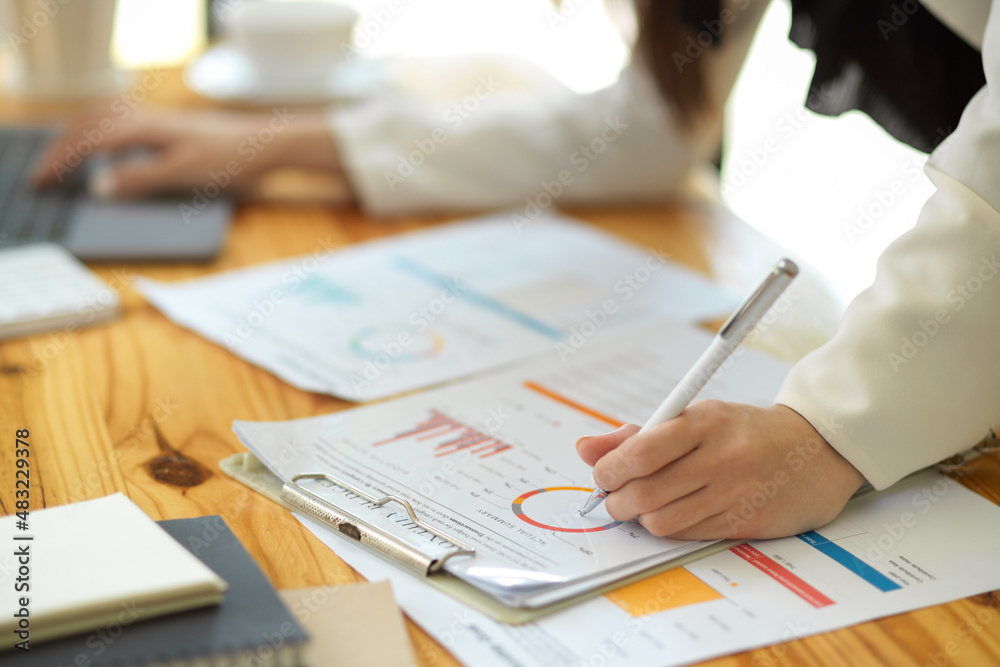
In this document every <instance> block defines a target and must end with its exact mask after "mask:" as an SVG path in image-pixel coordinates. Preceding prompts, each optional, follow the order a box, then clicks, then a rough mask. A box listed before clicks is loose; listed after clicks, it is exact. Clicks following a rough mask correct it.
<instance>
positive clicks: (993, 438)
mask: <svg viewBox="0 0 1000 667" xmlns="http://www.w3.org/2000/svg"><path fill="white" fill-rule="evenodd" d="M992 452H1000V442H998V441H997V434H996V431H994V430H993V429H990V432H989V435H987V436H986V437H985V438H983V440H982V441H980V442H979V444H977V445H975V446H974V447H972V448H971V449H967V450H965V451H964V452H959V453H958V454H955V455H954V456H951V457H949V458H946V459H945V460H944V461H941V462H940V463H938V464H937V469H938V470H940V471H941V472H958V471H959V470H961V469H962V466H964V465H965V464H966V463H969V462H970V461H974V460H976V459H978V458H979V457H980V456H982V455H984V454H990V453H992Z"/></svg>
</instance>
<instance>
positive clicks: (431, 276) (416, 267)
mask: <svg viewBox="0 0 1000 667" xmlns="http://www.w3.org/2000/svg"><path fill="white" fill-rule="evenodd" d="M396 266H398V267H399V268H401V269H403V270H404V271H406V272H407V273H412V274H413V275H415V276H417V277H418V278H421V279H423V280H425V281H426V282H429V283H431V284H432V285H435V286H437V287H443V288H445V289H452V290H454V284H453V283H452V282H451V281H450V280H449V279H448V278H447V277H446V276H442V275H440V274H438V273H435V272H433V271H431V270H430V269H428V268H426V267H424V266H421V265H420V264H418V263H416V262H414V261H413V260H412V259H410V258H408V257H397V258H396ZM458 296H459V297H460V298H462V299H465V300H467V301H469V302H471V303H474V304H476V305H477V306H481V307H483V308H486V309H487V310H492V311H493V312H494V313H496V314H498V315H500V316H502V317H506V318H507V319H510V320H514V321H515V322H517V323H518V324H520V325H521V326H523V327H526V328H528V329H531V330H532V331H534V332H536V333H540V334H542V335H543V336H548V337H549V338H551V339H553V340H562V338H563V332H562V331H560V330H559V329H556V328H555V327H551V326H549V325H548V324H546V323H545V322H542V321H541V320H538V319H535V318H534V317H531V316H530V315H526V314H524V313H520V312H518V311H516V310H514V309H513V308H511V307H509V306H507V305H505V304H503V303H500V302H499V301H497V300H496V299H494V298H493V297H491V296H488V295H486V294H482V293H480V292H476V291H475V290H472V289H469V288H466V289H463V290H462V291H461V292H460V293H458Z"/></svg>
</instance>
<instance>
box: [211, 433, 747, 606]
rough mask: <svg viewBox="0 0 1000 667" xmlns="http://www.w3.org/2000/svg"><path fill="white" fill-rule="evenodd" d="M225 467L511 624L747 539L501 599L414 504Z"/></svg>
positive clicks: (312, 476)
mask: <svg viewBox="0 0 1000 667" xmlns="http://www.w3.org/2000/svg"><path fill="white" fill-rule="evenodd" d="M219 467H220V468H221V469H222V471H223V472H225V473H226V474H227V475H229V476H230V477H232V478H233V479H235V480H237V481H239V482H241V483H243V484H244V485H246V486H248V487H250V488H251V489H253V490H255V491H257V492H258V493H260V494H262V495H264V496H266V497H267V498H269V499H270V500H272V501H274V502H276V503H278V504H280V505H282V506H284V507H286V508H287V509H289V510H291V511H293V512H301V513H302V514H305V515H307V516H308V517H309V518H311V519H313V520H316V521H318V522H320V523H322V524H324V525H325V526H326V527H327V528H329V529H330V530H331V531H332V532H334V533H335V534H337V535H339V536H341V537H342V538H343V539H346V540H350V541H352V542H354V543H355V544H360V545H361V546H362V547H364V548H366V549H367V550H369V551H371V552H372V553H374V554H377V555H378V556H380V557H382V558H384V559H386V560H388V561H390V562H392V563H393V564H395V565H397V566H399V567H401V568H402V569H404V570H406V571H407V572H409V573H410V574H412V575H414V576H417V577H420V578H422V579H424V580H425V581H426V582H427V583H429V584H430V585H432V586H434V587H436V588H438V589H440V590H442V591H444V592H445V593H447V594H449V595H451V596H452V597H454V598H456V599H458V600H459V601H461V602H464V603H465V604H468V605H469V606H471V607H473V608H475V609H477V610H478V611H481V612H483V613H485V614H487V615H488V616H490V617H492V618H494V619H495V620H498V621H501V622H503V623H508V624H511V625H519V624H523V623H527V622H530V621H532V620H535V619H537V618H540V617H541V616H544V615H547V614H550V613H552V612H555V611H558V610H560V609H565V608H566V607H569V606H571V605H574V604H576V603H577V602H581V601H583V600H587V599H590V598H592V597H596V596H598V595H603V594H605V593H608V592H610V591H612V590H615V589H617V588H620V587H622V586H627V585H629V584H631V583H634V582H636V581H641V580H642V579H646V578H647V577H651V576H654V575H656V574H659V573H662V572H666V571H668V570H672V569H675V568H678V567H683V566H684V565H687V564H688V563H692V562H694V561H697V560H700V559H701V558H705V557H707V556H711V555H713V554H716V553H719V552H722V551H726V550H728V549H731V548H732V547H734V546H736V545H739V544H742V542H743V541H742V540H721V541H718V542H712V543H708V544H706V546H704V547H701V548H699V549H698V550H696V551H693V552H690V553H687V554H684V555H682V556H679V557H677V558H673V559H671V560H669V561H667V562H663V563H660V564H657V565H653V566H651V567H647V568H644V569H642V570H641V571H639V572H634V573H631V574H627V575H624V576H622V577H621V578H620V579H616V580H615V581H613V582H610V583H606V584H602V585H596V586H595V585H590V582H587V581H586V580H582V581H577V582H572V583H573V584H574V585H572V586H568V587H566V588H565V589H562V590H560V587H559V586H552V585H551V584H549V585H547V587H548V588H549V591H550V592H554V593H555V598H556V599H553V600H552V601H549V602H545V603H542V604H533V602H534V601H535V600H537V599H543V600H544V599H546V598H544V597H542V598H539V596H537V595H528V596H521V595H517V594H516V593H517V591H515V594H513V595H502V594H498V591H497V590H496V589H495V588H493V589H491V587H490V585H489V582H488V581H487V580H486V578H482V579H480V580H470V579H469V578H463V577H461V576H456V574H455V573H453V572H450V571H449V570H448V568H447V564H448V562H449V561H450V560H452V559H457V558H474V557H475V548H474V547H472V546H471V545H469V544H466V543H465V541H463V540H461V539H458V538H455V537H453V536H449V535H446V534H445V533H444V532H442V531H440V530H438V529H436V528H434V527H432V526H430V525H427V524H426V523H424V522H423V521H422V520H421V518H420V517H419V516H418V515H417V514H416V512H414V510H413V508H412V507H411V506H410V504H409V503H408V502H407V501H406V500H404V499H402V498H398V497H395V496H389V495H387V496H384V497H380V498H376V497H375V496H373V495H371V494H368V493H366V492H365V491H363V490H361V489H357V488H355V487H353V485H351V484H349V483H347V482H345V481H344V480H340V479H337V478H336V477H334V476H332V475H329V474H328V473H316V472H304V473H300V474H299V475H296V476H294V477H293V479H292V480H290V481H288V482H283V481H282V480H281V478H279V477H278V476H277V475H275V474H274V473H273V472H271V471H270V470H269V469H268V468H267V466H266V465H265V464H264V463H262V462H261V461H260V460H259V459H258V458H257V457H256V456H254V454H252V453H251V452H242V453H239V454H234V455H232V456H230V457H228V458H226V459H223V460H222V461H220V462H219ZM311 480H313V481H314V480H322V481H325V482H328V483H330V484H335V485H337V486H339V487H341V488H343V489H345V490H347V491H349V492H351V493H354V494H357V495H358V496H360V497H362V498H365V499H367V500H369V501H370V502H371V503H373V504H374V505H377V506H382V505H385V504H387V503H395V504H398V505H399V506H401V507H403V508H404V509H405V510H406V512H407V514H408V515H409V516H410V520H411V521H412V522H413V524H414V525H415V526H417V527H419V528H420V529H422V530H426V531H427V532H428V533H430V534H432V535H435V536H437V537H438V538H440V539H441V540H443V541H446V542H447V543H449V544H450V545H452V546H453V547H454V548H453V549H451V550H450V551H448V553H447V554H445V556H444V557H441V556H440V555H435V554H429V553H422V552H420V551H419V550H417V549H414V548H413V547H412V545H410V544H407V543H405V542H403V541H401V540H400V539H398V537H397V536H395V535H393V534H391V533H388V532H386V531H383V530H381V529H380V528H378V527H377V526H375V525H373V524H372V522H371V521H369V520H368V519H367V518H366V517H365V516H364V510H363V509H362V511H357V510H354V509H351V508H346V507H342V506H336V505H334V504H332V503H330V502H328V501H327V500H326V499H324V498H322V497H320V496H319V495H317V494H316V493H314V492H312V491H310V490H309V489H308V488H306V487H305V486H304V485H303V484H301V483H300V482H303V481H311Z"/></svg>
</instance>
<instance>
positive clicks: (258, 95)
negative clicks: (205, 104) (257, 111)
mask: <svg viewBox="0 0 1000 667" xmlns="http://www.w3.org/2000/svg"><path fill="white" fill-rule="evenodd" d="M382 70H383V68H382V66H381V64H380V63H379V62H377V61H374V60H362V59H358V60H352V61H348V62H344V63H341V64H339V65H337V66H336V67H335V68H331V70H330V72H329V74H327V75H326V76H325V77H322V78H311V79H309V80H303V79H294V78H282V79H275V78H269V79H265V78H264V77H262V76H260V73H259V72H258V71H257V70H256V68H255V67H254V66H253V63H252V62H251V61H250V59H249V58H248V57H247V56H246V54H244V53H243V52H242V51H240V50H239V49H237V48H236V47H235V46H233V45H232V44H226V43H221V44H217V45H216V46H213V47H212V48H210V49H208V50H207V51H206V52H205V53H204V54H202V55H201V56H200V57H199V58H198V59H197V60H195V61H194V62H192V63H191V64H190V65H188V66H187V67H186V68H185V69H184V82H185V83H186V84H187V86H188V87H189V88H190V89H191V90H193V91H194V92H196V93H198V94H199V95H202V96H204V97H207V98H209V99H212V100H217V101H220V102H242V103H247V104H260V105H267V104H317V103H323V102H335V101H346V100H357V99H361V98H365V97H369V96H371V95H372V94H374V93H375V92H377V91H378V90H379V89H380V88H381V87H382V85H383V83H384V82H383V78H384V77H383V71H382Z"/></svg>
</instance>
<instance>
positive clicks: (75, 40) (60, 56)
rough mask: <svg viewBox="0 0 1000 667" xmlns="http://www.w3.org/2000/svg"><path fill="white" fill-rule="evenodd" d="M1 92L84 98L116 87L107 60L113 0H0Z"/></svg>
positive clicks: (115, 75)
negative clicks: (0, 43)
mask: <svg viewBox="0 0 1000 667" xmlns="http://www.w3.org/2000/svg"><path fill="white" fill-rule="evenodd" d="M0 10H2V13H0V21H2V23H3V26H2V28H0V30H2V34H3V35H5V39H4V42H5V50H6V53H5V58H4V72H3V89H4V93H5V94H9V95H13V96H20V97H34V98H86V97H96V96H102V95H110V94H114V93H117V92H120V88H121V84H122V79H121V75H120V73H119V72H118V71H117V70H116V69H115V68H114V67H113V66H112V64H111V33H112V28H113V26H114V13H115V0H0Z"/></svg>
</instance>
